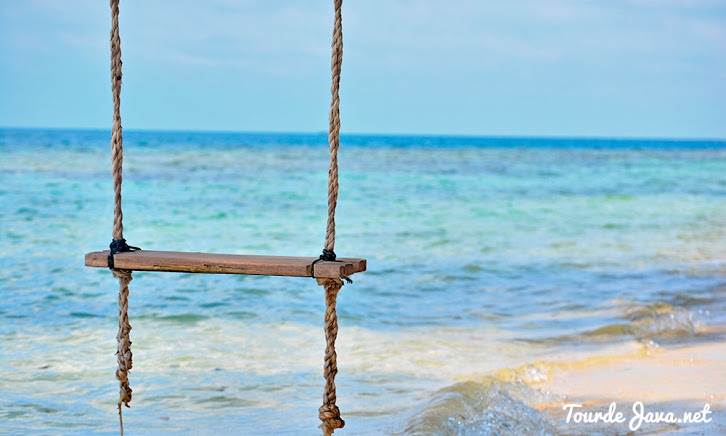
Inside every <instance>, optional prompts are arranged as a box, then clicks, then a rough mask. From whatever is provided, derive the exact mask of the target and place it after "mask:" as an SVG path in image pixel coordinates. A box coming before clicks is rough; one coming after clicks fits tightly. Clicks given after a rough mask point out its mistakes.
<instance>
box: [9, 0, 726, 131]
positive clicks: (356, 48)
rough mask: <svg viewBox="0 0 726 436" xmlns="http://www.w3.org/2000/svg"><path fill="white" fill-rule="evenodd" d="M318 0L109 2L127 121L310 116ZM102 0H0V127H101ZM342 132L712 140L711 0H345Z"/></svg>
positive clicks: (716, 101)
mask: <svg viewBox="0 0 726 436" xmlns="http://www.w3.org/2000/svg"><path fill="white" fill-rule="evenodd" d="M332 14H333V11H332V2H328V1H316V2H312V1H302V0H298V1H286V0H276V1H263V0H247V1H246V0H239V1H233V0H211V1H206V2H199V1H191V0H151V1H144V2H142V1H139V0H135V1H132V0H122V1H121V17H120V21H121V41H122V50H123V61H124V82H123V90H122V97H121V98H122V118H123V124H124V127H125V128H126V129H164V130H232V131H266V132H278V131H279V132H297V131H300V132H319V131H324V130H326V129H327V117H328V105H329V102H330V91H329V89H330V71H329V68H330V60H329V56H330V38H331V31H332ZM109 28H110V10H109V7H108V2H107V1H104V0H63V1H61V0H53V1H51V0H27V1H16V0H0V126H6V127H8V126H11V127H63V128H65V127H72V128H86V127H88V128H110V125H111V94H110V93H111V91H110V72H109V54H108V50H109V49H108V33H109ZM343 36H344V42H345V49H344V62H343V79H342V83H341V118H342V131H343V133H346V132H347V133H393V134H405V133H413V134H455V135H457V134H458V135H522V136H532V135H535V136H536V135H544V136H606V137H613V136H615V137H699V138H726V2H724V1H723V0H700V1H699V0H607V1H606V0H602V1H585V0H511V1H485V0H479V1H475V0H459V1H456V2H452V1H447V0H420V1H410V0H365V1H360V0H358V1H352V0H346V1H345V2H344V4H343Z"/></svg>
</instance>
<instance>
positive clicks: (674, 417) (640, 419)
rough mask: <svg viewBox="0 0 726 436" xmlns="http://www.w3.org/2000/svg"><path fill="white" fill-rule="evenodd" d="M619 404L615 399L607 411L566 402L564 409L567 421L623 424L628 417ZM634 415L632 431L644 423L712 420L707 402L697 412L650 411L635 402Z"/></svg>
mask: <svg viewBox="0 0 726 436" xmlns="http://www.w3.org/2000/svg"><path fill="white" fill-rule="evenodd" d="M617 407H618V406H617V405H616V404H615V402H614V401H613V402H612V403H610V407H609V408H608V410H607V412H602V411H582V410H579V409H580V408H582V404H574V403H571V404H565V405H564V406H562V410H565V411H567V418H566V419H565V422H566V423H568V424H569V423H576V424H597V423H605V424H622V423H624V422H625V421H627V420H628V419H627V418H626V417H625V415H624V414H623V412H619V411H618V410H617ZM632 411H633V416H632V417H630V420H629V423H628V427H629V428H630V431H636V430H638V429H639V428H640V426H641V425H643V423H646V424H658V423H662V424H702V423H709V422H711V419H712V418H711V416H710V415H711V405H710V404H706V405H705V406H703V409H702V410H699V411H696V412H682V413H676V412H662V411H661V412H648V411H646V410H645V406H644V405H643V403H642V402H641V401H636V402H635V403H633V407H632Z"/></svg>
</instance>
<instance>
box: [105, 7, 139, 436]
mask: <svg viewBox="0 0 726 436" xmlns="http://www.w3.org/2000/svg"><path fill="white" fill-rule="evenodd" d="M118 4H119V0H110V6H111V17H112V18H111V91H112V93H113V129H112V131H111V163H112V172H113V192H114V208H113V232H112V235H113V242H112V243H111V251H112V252H113V251H118V250H114V244H116V245H118V244H120V243H121V242H120V241H123V243H122V245H124V246H125V245H126V244H125V242H126V241H125V240H124V236H123V233H124V226H123V211H122V209H121V184H122V182H123V176H122V167H123V160H124V155H123V135H122V131H121V75H122V73H121V37H120V36H119V28H118V15H119V11H118ZM113 266H114V265H113V254H110V255H109V267H111V271H112V272H113V276H114V277H115V278H117V279H118V283H119V292H118V334H117V335H116V340H117V341H118V350H117V352H116V356H117V360H118V368H117V369H116V378H117V379H118V381H119V400H118V417H119V425H120V427H121V436H123V434H124V424H123V416H122V413H121V404H124V405H126V407H129V402H130V401H131V393H132V391H131V387H130V386H129V377H128V372H129V370H130V369H131V367H132V366H133V363H132V354H131V339H130V337H129V333H130V332H131V325H130V324H129V283H130V282H131V280H132V278H131V271H127V270H120V269H114V268H113Z"/></svg>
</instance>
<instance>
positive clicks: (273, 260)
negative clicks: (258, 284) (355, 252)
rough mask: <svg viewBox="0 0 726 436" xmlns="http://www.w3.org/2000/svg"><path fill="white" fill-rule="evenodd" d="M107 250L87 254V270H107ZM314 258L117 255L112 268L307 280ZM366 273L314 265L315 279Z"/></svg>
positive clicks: (347, 261) (347, 262)
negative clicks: (287, 277) (302, 278)
mask: <svg viewBox="0 0 726 436" xmlns="http://www.w3.org/2000/svg"><path fill="white" fill-rule="evenodd" d="M108 253H109V252H108V250H106V251H96V252H93V253H88V254H86V266H91V267H97V268H108ZM315 259H317V258H315V257H289V256H256V255H247V254H215V253H190V252H179V251H151V250H139V251H133V252H125V253H117V254H115V255H114V256H113V260H114V266H115V267H116V268H119V269H129V270H134V271H169V272H188V273H206V274H255V275H265V276H292V277H310V265H311V264H312V263H313V261H314V260H315ZM365 270H366V260H365V259H355V258H338V260H337V261H335V262H325V261H320V262H318V263H316V264H315V277H334V278H340V277H347V276H349V275H352V274H355V273H357V272H362V271H365Z"/></svg>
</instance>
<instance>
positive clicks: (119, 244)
mask: <svg viewBox="0 0 726 436" xmlns="http://www.w3.org/2000/svg"><path fill="white" fill-rule="evenodd" d="M109 247H110V248H111V252H110V253H108V267H109V268H110V269H114V267H115V265H114V263H113V255H114V254H116V253H125V252H128V251H136V250H141V249H140V248H139V247H132V246H130V245H128V244H126V239H124V238H121V239H114V240H113V241H111V245H110V246H109Z"/></svg>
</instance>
